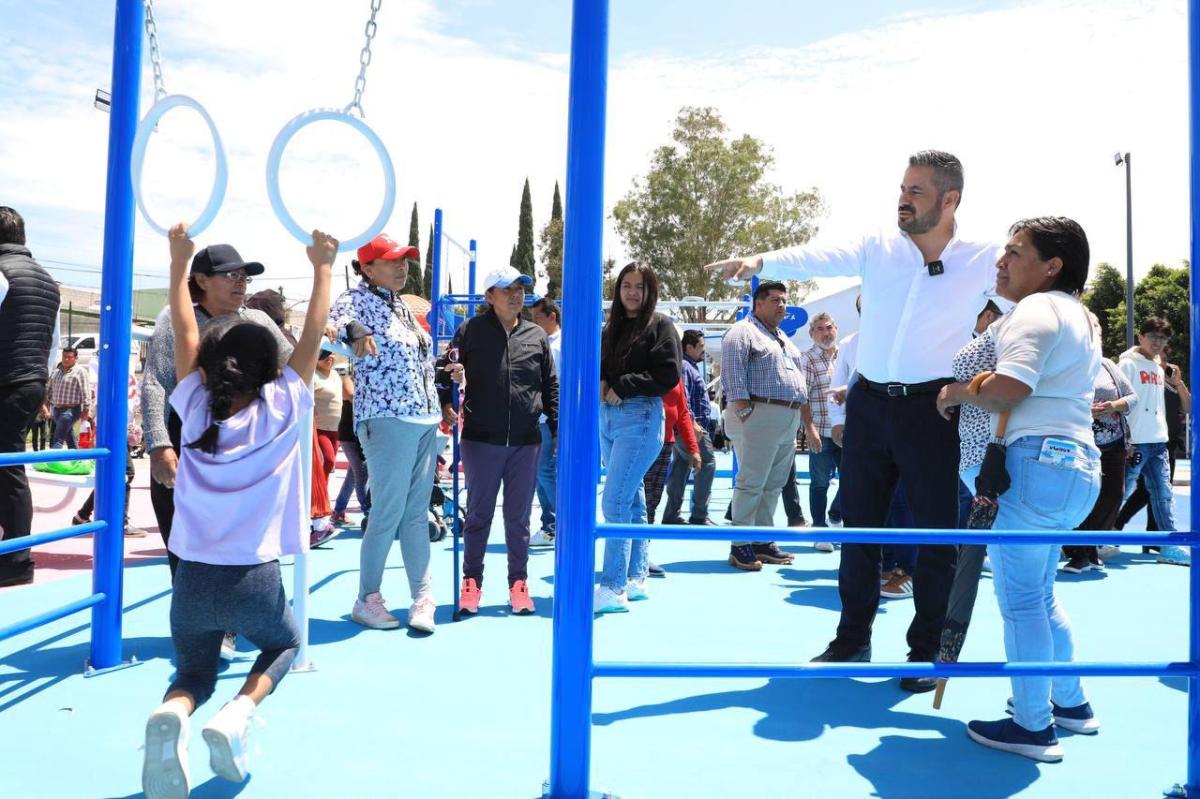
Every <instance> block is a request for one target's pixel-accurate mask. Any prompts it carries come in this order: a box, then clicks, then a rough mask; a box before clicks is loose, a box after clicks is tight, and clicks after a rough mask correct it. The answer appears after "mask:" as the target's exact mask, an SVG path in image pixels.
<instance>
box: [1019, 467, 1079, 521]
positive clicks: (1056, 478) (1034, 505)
mask: <svg viewBox="0 0 1200 799" xmlns="http://www.w3.org/2000/svg"><path fill="white" fill-rule="evenodd" d="M1087 483H1088V480H1087V472H1085V471H1083V470H1081V469H1080V468H1079V467H1078V466H1075V465H1071V466H1064V465H1062V464H1054V463H1043V462H1042V461H1040V460H1038V459H1037V458H1036V457H1026V458H1022V464H1021V501H1022V502H1023V503H1024V504H1025V505H1026V506H1027V507H1028V508H1030V509H1031V510H1033V511H1034V512H1036V513H1039V514H1042V515H1043V516H1054V517H1060V518H1062V519H1067V518H1068V517H1071V518H1073V517H1074V516H1075V515H1077V514H1078V512H1079V511H1080V509H1081V508H1080V507H1079V506H1081V505H1082V504H1083V503H1084V502H1086V500H1087V491H1086V489H1087ZM1000 501H1001V502H1003V501H1004V500H1003V498H1001V500H1000ZM1068 527H1073V525H1068Z"/></svg>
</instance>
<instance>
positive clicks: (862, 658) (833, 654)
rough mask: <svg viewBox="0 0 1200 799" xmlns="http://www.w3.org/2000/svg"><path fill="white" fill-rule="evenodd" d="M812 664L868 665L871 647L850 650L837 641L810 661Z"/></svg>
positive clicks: (867, 645) (868, 645)
mask: <svg viewBox="0 0 1200 799" xmlns="http://www.w3.org/2000/svg"><path fill="white" fill-rule="evenodd" d="M812 662H813V663H870V662H871V645H870V644H866V645H865V646H862V647H859V648H858V649H852V648H850V647H845V646H842V645H841V644H839V643H838V642H837V641H834V642H832V643H831V644H830V645H829V646H828V647H826V648H825V651H824V652H822V653H821V654H819V655H817V656H816V657H815V658H813V659H812Z"/></svg>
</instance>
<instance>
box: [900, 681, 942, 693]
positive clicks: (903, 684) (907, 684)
mask: <svg viewBox="0 0 1200 799" xmlns="http://www.w3.org/2000/svg"><path fill="white" fill-rule="evenodd" d="M934 688H937V677H901V678H900V689H901V690H902V691H908V692H909V693H910V694H925V693H929V692H930V691H932V690H933V689H934Z"/></svg>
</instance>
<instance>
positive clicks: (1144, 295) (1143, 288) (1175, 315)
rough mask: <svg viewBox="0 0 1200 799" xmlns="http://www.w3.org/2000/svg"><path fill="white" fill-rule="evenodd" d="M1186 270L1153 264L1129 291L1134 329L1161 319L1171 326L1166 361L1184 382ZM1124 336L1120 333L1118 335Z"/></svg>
mask: <svg viewBox="0 0 1200 799" xmlns="http://www.w3.org/2000/svg"><path fill="white" fill-rule="evenodd" d="M1189 280H1190V277H1189V267H1188V266H1187V265H1185V266H1183V267H1182V268H1176V269H1172V268H1171V267H1169V266H1163V265H1162V264H1155V265H1154V266H1152V267H1150V271H1149V272H1147V273H1146V276H1145V277H1143V278H1142V279H1141V280H1140V281H1138V284H1137V286H1135V287H1134V289H1133V322H1134V330H1135V332H1136V330H1137V326H1138V325H1140V324H1141V323H1142V320H1143V319H1147V318H1149V317H1151V316H1161V317H1163V318H1164V319H1166V320H1167V321H1168V322H1170V323H1171V340H1170V341H1169V342H1168V346H1169V347H1170V351H1169V352H1168V354H1167V359H1168V360H1169V361H1170V362H1171V363H1173V364H1175V365H1176V366H1178V367H1179V368H1180V369H1182V370H1183V375H1184V380H1187V379H1188V376H1189V375H1190V374H1191V372H1190V370H1191V342H1190V341H1189V340H1188V337H1189V335H1190V332H1191V326H1190V319H1191V316H1190V315H1191V305H1190V303H1189V302H1188V281H1189ZM1120 312H1121V315H1120V317H1119V319H1120V320H1121V323H1120V324H1121V329H1122V331H1123V330H1124V325H1125V322H1124V319H1125V315H1124V314H1125V303H1121V307H1120ZM1122 335H1124V333H1122Z"/></svg>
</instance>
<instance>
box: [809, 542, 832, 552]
mask: <svg viewBox="0 0 1200 799" xmlns="http://www.w3.org/2000/svg"><path fill="white" fill-rule="evenodd" d="M813 549H815V550H817V551H818V552H832V551H833V544H831V543H829V542H828V541H818V542H817V543H815V544H813Z"/></svg>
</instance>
